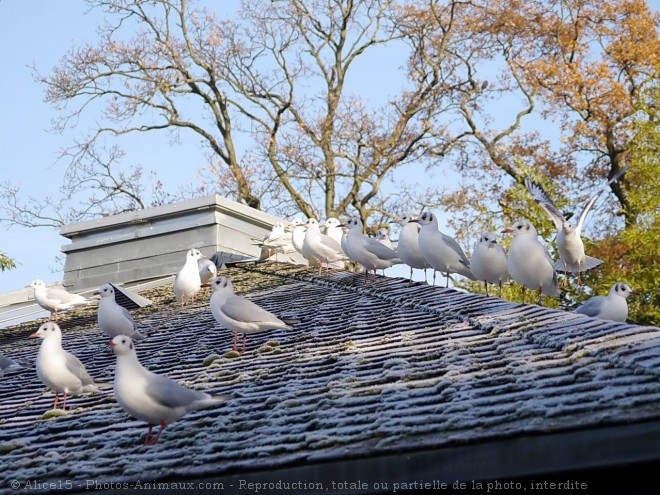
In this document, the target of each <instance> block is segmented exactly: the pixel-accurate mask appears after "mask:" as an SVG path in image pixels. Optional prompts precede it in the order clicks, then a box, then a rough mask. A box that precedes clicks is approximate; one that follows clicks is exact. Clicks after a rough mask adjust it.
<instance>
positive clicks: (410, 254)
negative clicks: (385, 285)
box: [394, 215, 431, 283]
mask: <svg viewBox="0 0 660 495" xmlns="http://www.w3.org/2000/svg"><path fill="white" fill-rule="evenodd" d="M414 219H415V217H414V216H412V215H403V216H402V217H401V218H397V219H396V220H395V221H394V223H396V224H399V225H400V226H401V230H400V231H399V242H398V243H397V250H396V252H397V254H398V255H399V258H401V260H402V261H403V262H404V263H405V264H406V265H408V266H409V267H410V282H411V283H412V276H413V268H417V269H419V270H424V280H426V269H427V268H431V265H429V263H428V262H427V261H426V258H425V257H424V255H423V254H422V251H421V249H420V248H419V228H420V226H419V224H417V223H414V222H411V220H414Z"/></svg>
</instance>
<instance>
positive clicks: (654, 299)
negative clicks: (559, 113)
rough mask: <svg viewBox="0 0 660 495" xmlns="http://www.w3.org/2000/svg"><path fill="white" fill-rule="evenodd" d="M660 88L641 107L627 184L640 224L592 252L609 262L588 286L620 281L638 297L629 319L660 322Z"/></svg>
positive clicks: (601, 287) (602, 290)
mask: <svg viewBox="0 0 660 495" xmlns="http://www.w3.org/2000/svg"><path fill="white" fill-rule="evenodd" d="M659 107H660V88H657V87H656V88H653V93H652V94H651V97H650V98H649V102H648V103H647V105H646V106H645V107H643V108H641V109H640V111H639V112H638V118H637V121H636V126H635V131H636V134H635V137H634V139H633V142H632V147H631V151H630V154H629V156H628V157H627V158H628V160H627V164H628V169H627V172H626V183H625V188H626V192H627V196H628V199H629V202H630V205H631V209H632V210H633V212H634V218H635V223H634V224H633V225H630V226H628V227H627V228H625V229H622V230H620V231H618V232H614V233H613V234H612V235H610V236H608V237H606V238H604V239H603V240H601V241H599V242H598V243H596V245H595V246H594V249H593V254H592V256H596V257H598V258H600V259H602V260H605V261H606V262H605V263H604V264H603V265H602V267H601V268H600V269H598V270H597V271H595V272H594V273H590V274H589V275H588V277H587V284H588V285H589V286H590V287H592V288H593V289H594V292H595V293H598V294H607V291H608V290H609V289H610V287H611V286H612V285H614V283H615V282H617V281H625V282H627V283H628V284H629V285H630V286H631V287H632V289H633V290H634V291H635V292H637V293H638V294H639V295H638V296H633V297H632V298H630V299H629V300H628V303H629V321H630V322H632V323H637V324H640V325H656V326H660V262H659V258H660V247H659V246H660V121H659V119H658V117H660V115H659Z"/></svg>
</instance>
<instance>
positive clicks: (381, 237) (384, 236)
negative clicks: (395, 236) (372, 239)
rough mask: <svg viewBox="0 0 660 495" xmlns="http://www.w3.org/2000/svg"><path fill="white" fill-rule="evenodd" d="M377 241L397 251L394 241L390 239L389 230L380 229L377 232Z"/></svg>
mask: <svg viewBox="0 0 660 495" xmlns="http://www.w3.org/2000/svg"><path fill="white" fill-rule="evenodd" d="M376 240H377V241H379V242H380V243H381V244H383V245H384V246H386V247H388V248H390V249H391V250H392V251H396V249H395V247H394V244H392V241H391V239H390V233H389V231H388V230H387V229H385V228H382V229H378V231H377V232H376Z"/></svg>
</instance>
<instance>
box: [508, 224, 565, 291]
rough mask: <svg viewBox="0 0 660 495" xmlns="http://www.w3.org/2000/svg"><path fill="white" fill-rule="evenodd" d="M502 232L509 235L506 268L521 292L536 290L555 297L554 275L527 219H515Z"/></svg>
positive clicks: (550, 260) (553, 268) (555, 280)
mask: <svg viewBox="0 0 660 495" xmlns="http://www.w3.org/2000/svg"><path fill="white" fill-rule="evenodd" d="M502 233H509V234H513V236H514V238H513V242H511V246H510V247H509V257H508V261H507V268H508V270H509V274H510V275H511V278H513V280H515V281H516V282H517V283H518V284H520V285H521V286H522V293H523V302H524V301H525V289H526V288H527V289H531V290H538V291H539V293H543V294H546V295H548V296H559V295H560V292H559V287H558V285H557V272H555V267H554V262H553V261H552V257H551V256H550V253H548V250H547V249H546V248H545V247H544V246H543V245H542V244H541V243H540V242H539V240H538V238H537V234H536V229H535V228H534V226H533V225H532V223H531V222H530V221H529V220H524V219H523V220H518V221H517V222H516V223H514V224H513V225H512V226H511V227H507V228H506V229H504V230H503V231H502Z"/></svg>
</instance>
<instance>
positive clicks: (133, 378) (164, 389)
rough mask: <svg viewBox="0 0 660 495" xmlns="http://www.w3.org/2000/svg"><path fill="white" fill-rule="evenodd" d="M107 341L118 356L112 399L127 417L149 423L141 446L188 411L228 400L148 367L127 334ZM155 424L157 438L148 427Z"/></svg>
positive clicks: (149, 443) (153, 441)
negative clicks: (140, 358) (178, 381)
mask: <svg viewBox="0 0 660 495" xmlns="http://www.w3.org/2000/svg"><path fill="white" fill-rule="evenodd" d="M108 344H109V345H110V347H111V348H112V350H113V351H114V353H115V355H116V356H117V367H116V368H115V380H114V393H115V399H116V400H117V402H118V403H119V405H120V406H121V407H122V409H123V410H124V411H126V412H127V413H128V414H129V415H130V416H132V417H134V418H135V419H139V420H141V421H146V422H147V423H148V424H149V429H148V430H147V436H146V437H145V439H144V445H155V444H157V443H158V439H159V438H160V435H161V433H163V430H164V429H165V427H166V426H167V425H168V424H170V423H173V422H174V421H176V420H178V419H180V418H182V417H183V416H184V415H186V414H188V413H189V412H192V411H195V410H197V409H203V408H206V407H213V406H215V405H218V404H220V403H221V402H224V401H225V400H227V397H226V396H213V395H210V394H207V393H206V392H202V391H200V390H192V389H189V388H186V387H183V386H181V385H179V384H178V383H176V382H175V381H173V380H172V379H170V378H168V377H166V376H162V375H157V374H155V373H152V372H151V371H149V370H147V369H146V368H145V367H144V366H142V365H141V364H140V361H138V358H137V355H136V354H135V345H134V344H133V341H132V340H131V338H130V337H126V336H125V335H117V336H116V337H114V338H113V339H112V340H111V341H110V342H109V343H108ZM156 424H160V429H159V430H158V435H156V438H155V439H151V429H152V427H153V425H156Z"/></svg>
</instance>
